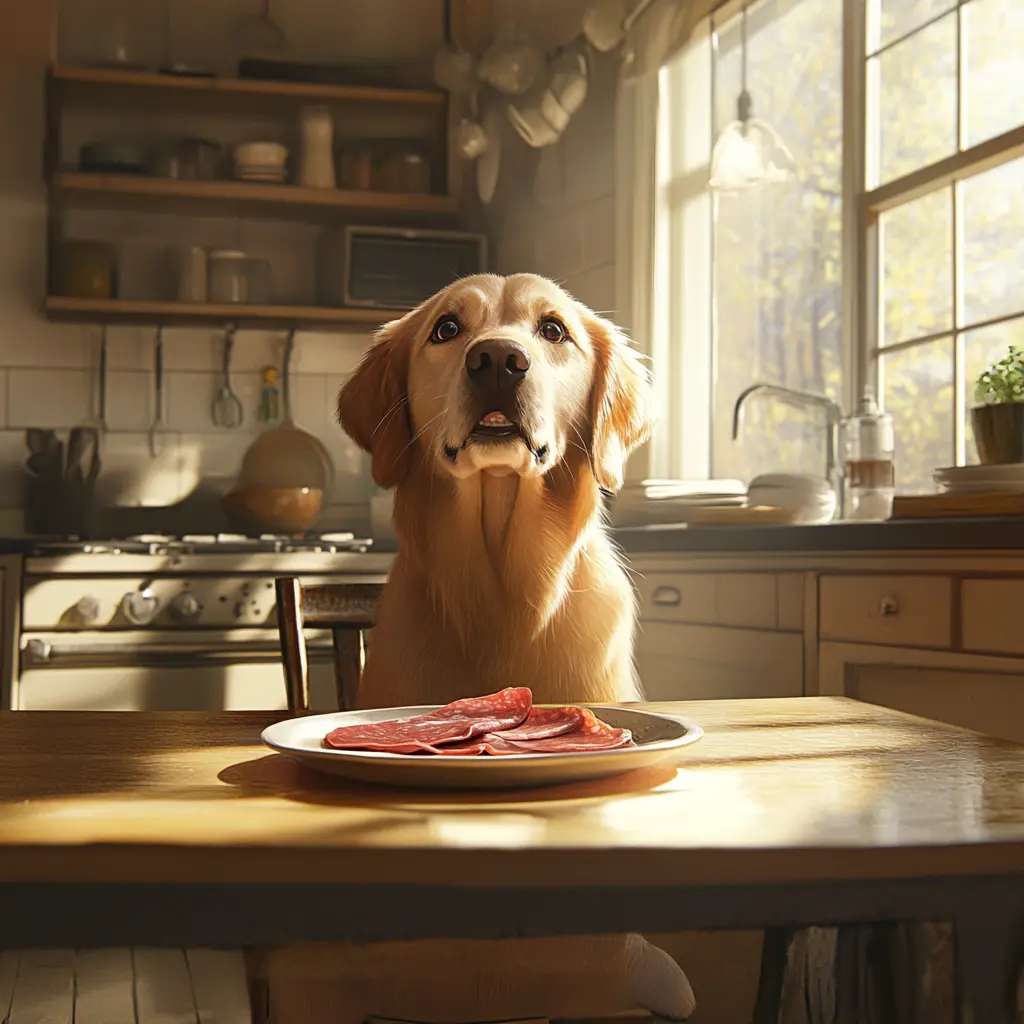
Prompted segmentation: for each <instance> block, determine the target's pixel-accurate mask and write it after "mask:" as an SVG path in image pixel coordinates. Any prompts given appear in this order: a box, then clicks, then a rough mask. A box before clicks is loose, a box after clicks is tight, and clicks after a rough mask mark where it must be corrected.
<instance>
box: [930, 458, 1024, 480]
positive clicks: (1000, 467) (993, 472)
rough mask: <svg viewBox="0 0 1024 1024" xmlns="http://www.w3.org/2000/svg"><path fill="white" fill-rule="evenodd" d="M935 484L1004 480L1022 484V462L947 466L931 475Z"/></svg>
mask: <svg viewBox="0 0 1024 1024" xmlns="http://www.w3.org/2000/svg"><path fill="white" fill-rule="evenodd" d="M932 478H933V479H934V480H935V481H937V482H942V483H952V482H953V481H960V480H963V481H965V482H966V481H968V480H971V481H973V480H1004V481H1007V482H1009V481H1011V480H1012V481H1021V482H1024V462H1007V463H1003V464H993V465H987V466H980V465H979V466H948V467H946V468H945V469H937V470H935V472H934V473H932Z"/></svg>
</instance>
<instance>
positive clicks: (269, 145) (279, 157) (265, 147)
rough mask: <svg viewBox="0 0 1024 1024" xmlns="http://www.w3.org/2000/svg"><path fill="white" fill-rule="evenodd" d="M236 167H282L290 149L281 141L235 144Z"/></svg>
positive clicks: (263, 168)
mask: <svg viewBox="0 0 1024 1024" xmlns="http://www.w3.org/2000/svg"><path fill="white" fill-rule="evenodd" d="M234 155H235V167H239V168H241V167H259V168H260V169H261V170H266V169H268V168H275V169H280V168H282V167H284V165H285V161H286V160H287V159H288V149H287V148H286V147H285V146H282V145H281V144H280V143H279V142H243V143H241V144H240V145H238V146H235V150H234Z"/></svg>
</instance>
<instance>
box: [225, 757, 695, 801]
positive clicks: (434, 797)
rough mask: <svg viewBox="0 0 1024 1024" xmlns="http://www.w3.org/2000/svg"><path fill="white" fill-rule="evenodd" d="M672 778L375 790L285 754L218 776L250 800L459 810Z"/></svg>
mask: <svg viewBox="0 0 1024 1024" xmlns="http://www.w3.org/2000/svg"><path fill="white" fill-rule="evenodd" d="M675 775H676V768H675V766H674V765H667V766H654V767H651V768H640V769H637V770H636V771H631V772H624V773H623V774H622V775H615V776H612V777H610V778H607V779H596V780H592V781H589V782H573V783H569V784H566V785H555V786H543V787H540V786H538V787H532V788H529V789H481V790H477V789H460V790H439V789H410V788H401V787H397V786H379V785H372V784H370V783H363V782H356V781H353V780H350V779H342V778H338V777H332V776H329V775H325V774H323V773H321V772H317V771H313V770H312V769H311V768H306V767H305V766H303V765H301V764H299V763H298V762H297V761H293V760H292V759H291V758H289V757H285V756H284V755H283V754H268V755H267V756H266V757H257V758H253V759H252V760H250V761H240V762H239V763H238V764H233V765H230V766H228V767H227V768H225V769H223V770H222V771H221V772H220V773H219V774H218V776H217V778H218V779H219V780H220V781H221V782H223V783H226V784H227V785H229V786H234V787H237V788H238V789H240V790H242V791H243V793H244V794H245V795H248V796H273V797H280V798H281V799H285V800H295V801H298V802H300V803H311V804H336V805H344V806H346V807H351V806H353V805H355V806H359V805H367V806H369V805H372V806H374V807H380V806H381V805H388V804H402V805H403V806H410V805H412V806H417V805H435V804H438V803H445V804H451V803H452V802H457V803H458V804H460V805H463V806H473V805H478V804H490V805H493V804H523V803H533V804H536V803H553V802H556V801H562V800H581V799H594V800H603V799H607V798H608V797H615V796H629V795H632V794H634V793H643V792H649V791H650V790H652V789H656V788H657V787H659V786H662V785H664V784H665V783H667V782H671V780H672V779H673V778H675Z"/></svg>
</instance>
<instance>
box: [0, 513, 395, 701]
mask: <svg viewBox="0 0 1024 1024" xmlns="http://www.w3.org/2000/svg"><path fill="white" fill-rule="evenodd" d="M391 559H392V555H390V554H386V553H379V552H374V551H373V550H372V542H371V541H370V540H369V539H365V538H359V537H356V536H354V535H352V534H350V533H325V534H315V535H305V536H301V537H281V536H272V535H267V536H263V537H244V536H236V535H226V534H221V535H203V536H183V537H171V536H161V535H143V536H136V537H125V538H120V539H110V540H73V539H67V540H60V539H56V540H39V541H38V542H36V543H35V544H34V545H33V546H32V547H31V548H30V549H29V550H28V552H27V554H26V557H25V562H24V573H23V578H22V589H21V607H20V622H19V625H18V627H17V629H18V641H17V649H18V651H19V652H20V658H19V664H18V667H17V671H16V674H15V680H14V685H13V687H12V691H11V695H10V697H9V699H8V706H10V707H14V708H20V709H35V708H39V709H42V708H68V709H73V708H79V707H88V708H92V709H97V710H102V709H109V710H147V709H160V708H167V709H176V710H178V709H180V710H190V709H197V710H213V709H228V710H232V709H239V710H240V709H248V708H280V707H283V706H284V683H283V674H282V669H281V664H280V645H279V641H278V633H277V610H276V598H275V587H274V583H275V580H276V579H277V578H278V577H280V576H298V577H299V578H300V579H301V580H302V581H303V583H305V584H307V585H308V584H316V583H327V582H337V583H358V582H367V583H377V584H379V583H382V582H384V581H385V580H386V578H387V573H388V570H389V569H390V565H391ZM307 647H308V650H309V653H310V689H311V696H312V699H313V702H314V704H315V705H316V706H317V707H319V708H321V709H330V707H331V706H332V703H333V700H334V696H333V694H334V685H333V646H332V637H331V634H330V633H329V631H324V630H319V631H318V630H310V631H309V632H308V633H307Z"/></svg>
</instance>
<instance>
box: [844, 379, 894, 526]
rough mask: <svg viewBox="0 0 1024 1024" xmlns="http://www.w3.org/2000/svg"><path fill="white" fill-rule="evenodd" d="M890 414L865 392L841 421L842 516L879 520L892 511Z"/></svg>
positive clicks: (891, 434)
mask: <svg viewBox="0 0 1024 1024" xmlns="http://www.w3.org/2000/svg"><path fill="white" fill-rule="evenodd" d="M895 440H896V439H895V434H894V431H893V422H892V416H891V415H889V413H887V412H882V411H881V410H880V409H879V408H878V403H877V402H876V401H875V398H874V396H873V395H871V394H865V395H864V397H863V398H862V399H861V400H860V404H859V405H858V406H857V411H856V413H854V415H852V416H849V417H847V419H845V420H844V421H843V424H842V444H843V478H844V487H843V518H844V519H866V520H879V519H888V518H889V516H890V514H891V513H892V499H893V494H894V492H895V482H896V478H895V463H894V455H895Z"/></svg>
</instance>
